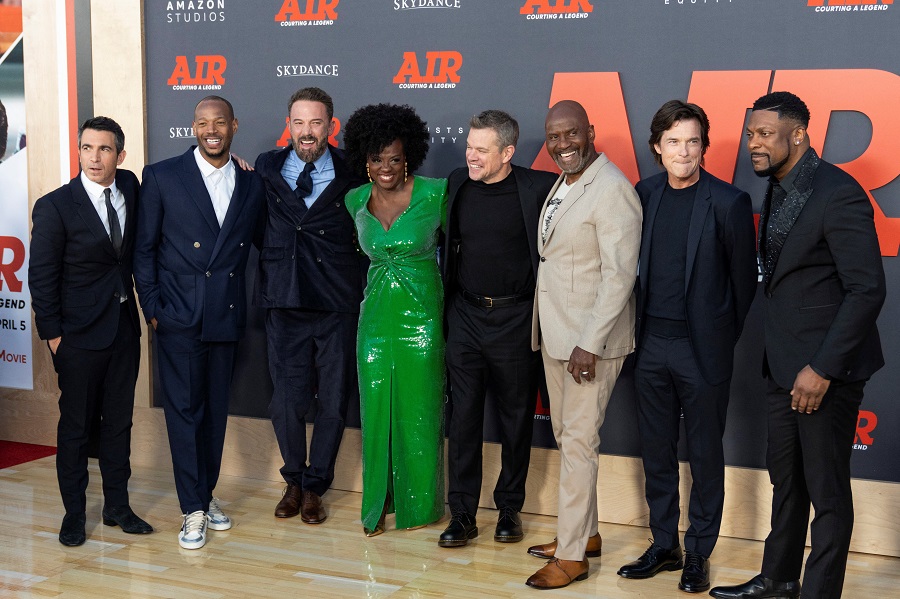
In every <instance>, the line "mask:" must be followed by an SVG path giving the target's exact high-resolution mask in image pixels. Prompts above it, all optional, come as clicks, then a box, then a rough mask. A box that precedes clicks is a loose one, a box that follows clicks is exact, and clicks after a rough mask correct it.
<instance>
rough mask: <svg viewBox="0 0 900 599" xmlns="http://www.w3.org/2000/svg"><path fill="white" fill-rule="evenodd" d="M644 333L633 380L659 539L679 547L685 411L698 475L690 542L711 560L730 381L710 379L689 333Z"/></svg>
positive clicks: (652, 519)
mask: <svg viewBox="0 0 900 599" xmlns="http://www.w3.org/2000/svg"><path fill="white" fill-rule="evenodd" d="M642 337H643V338H642V339H641V347H640V350H639V354H638V357H637V362H636V364H635V370H634V383H635V388H636V390H637V405H638V432H639V433H640V439H641V458H642V459H643V463H644V475H645V479H646V482H645V487H644V489H645V494H646V497H647V505H648V506H649V507H650V530H651V531H652V532H653V541H654V542H655V543H656V544H658V545H661V546H662V547H665V548H666V549H674V548H675V547H677V546H678V545H679V540H678V520H679V516H680V513H681V511H680V508H679V498H678V478H679V476H678V435H679V428H680V422H681V416H682V413H683V414H684V430H685V436H686V442H687V450H688V460H689V461H690V465H691V477H692V478H693V484H692V485H691V497H690V504H689V508H688V518H689V520H690V527H689V528H688V530H687V532H686V533H685V535H684V547H685V549H687V550H688V551H691V552H694V553H699V554H700V555H702V556H704V557H707V558H708V557H709V556H710V555H711V554H712V551H713V548H714V547H715V546H716V541H717V540H718V537H719V527H720V526H721V524H722V506H723V503H724V500H725V455H724V452H723V449H722V435H723V434H724V432H725V416H726V413H727V411H728V393H729V388H730V382H731V381H730V379H729V380H727V381H724V382H723V383H720V384H718V385H710V384H709V383H707V382H706V380H704V378H703V376H702V375H701V374H700V370H699V368H698V366H697V361H696V360H695V359H694V352H693V350H692V349H691V342H690V339H689V338H688V337H665V336H660V335H656V334H653V333H651V332H649V331H648V332H647V333H645V334H644V335H643V336H642Z"/></svg>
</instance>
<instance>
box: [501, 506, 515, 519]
mask: <svg viewBox="0 0 900 599" xmlns="http://www.w3.org/2000/svg"><path fill="white" fill-rule="evenodd" d="M518 513H519V512H518V510H515V509H513V508H511V507H502V508H500V518H499V519H500V520H502V519H503V518H510V519H512V520H515V519H516V514H518Z"/></svg>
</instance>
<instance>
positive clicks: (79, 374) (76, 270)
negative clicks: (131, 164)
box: [28, 170, 141, 514]
mask: <svg viewBox="0 0 900 599" xmlns="http://www.w3.org/2000/svg"><path fill="white" fill-rule="evenodd" d="M116 187H117V188H118V190H119V191H120V192H121V193H122V195H123V196H124V197H125V226H124V229H123V230H122V248H121V251H120V252H116V250H115V249H114V248H113V244H112V241H110V237H109V234H108V233H107V232H106V229H105V228H104V226H103V222H102V221H101V220H100V216H99V215H98V214H97V210H96V209H95V208H94V205H93V204H92V203H91V199H90V198H89V197H88V195H87V192H86V191H85V189H84V185H83V184H82V182H81V178H80V175H79V176H78V177H75V178H74V179H72V180H71V181H70V182H69V183H67V184H66V185H63V186H62V187H60V188H59V189H56V190H54V191H52V192H50V193H48V194H47V195H45V196H44V197H42V198H40V199H38V201H37V202H36V203H35V205H34V211H33V213H32V221H33V223H34V228H33V229H32V236H31V257H30V260H29V265H28V284H29V287H30V288H31V304H32V307H33V308H34V321H35V324H36V325H37V329H38V335H39V336H40V338H41V339H55V338H56V337H61V338H62V339H61V341H60V345H59V347H58V348H57V351H56V355H54V356H53V365H54V367H55V368H56V371H57V373H58V375H59V380H58V383H59V390H60V391H61V395H60V398H59V412H60V414H59V427H58V430H57V447H58V451H57V456H56V469H57V477H58V478H59V490H60V493H61V495H62V499H63V504H64V505H65V508H66V513H74V514H78V513H84V511H85V489H86V488H87V484H88V471H87V459H88V435H89V433H90V430H91V425H92V424H93V422H94V420H95V419H97V417H98V416H99V420H100V472H101V474H102V475H103V496H104V500H105V502H106V505H107V506H108V507H118V506H124V505H128V479H129V477H130V476H131V467H130V465H129V458H130V455H131V418H132V413H133V411H134V385H135V382H136V381H137V373H138V364H139V362H140V353H141V348H140V343H139V337H140V326H139V321H138V314H137V304H136V303H135V300H134V291H133V289H132V287H133V285H132V278H131V257H132V250H133V247H134V233H135V222H136V218H135V210H136V207H137V193H138V181H137V177H135V176H134V173H132V172H131V171H126V170H117V171H116ZM122 293H124V294H125V297H126V298H128V299H127V301H125V302H122V301H120V300H121V297H122Z"/></svg>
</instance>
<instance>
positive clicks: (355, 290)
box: [253, 146, 369, 313]
mask: <svg viewBox="0 0 900 599" xmlns="http://www.w3.org/2000/svg"><path fill="white" fill-rule="evenodd" d="M329 148H330V150H331V159H332V162H333V163H334V180H333V181H331V183H329V184H328V187H326V188H325V190H324V191H323V192H322V194H321V195H320V196H319V197H318V198H316V201H315V202H314V203H313V205H312V206H311V207H310V208H308V209H307V208H306V204H305V203H304V202H303V201H302V200H299V199H297V196H296V195H295V194H294V192H293V191H292V190H291V188H290V187H289V186H288V184H287V182H286V181H285V180H284V177H282V176H281V168H282V167H283V166H284V161H285V160H286V159H287V157H288V154H289V153H290V152H293V151H294V150H293V149H292V148H291V147H287V148H285V149H283V150H273V151H271V152H265V153H263V154H260V155H259V157H258V158H257V159H256V171H257V172H258V173H259V174H260V175H262V177H263V180H264V181H265V186H266V204H265V205H266V208H265V210H266V212H267V213H266V223H265V233H264V234H263V238H262V244H261V247H260V252H259V269H258V270H257V274H256V284H255V287H254V291H253V302H254V304H256V305H257V306H260V307H262V308H303V309H307V310H323V311H329V312H347V313H358V312H359V304H360V302H362V293H363V288H364V287H365V277H366V272H367V271H368V268H369V259H368V258H367V257H366V255H365V254H363V253H362V252H360V251H358V250H357V244H356V228H355V226H354V224H353V219H352V218H351V216H350V213H349V212H347V208H346V206H345V205H344V196H345V195H346V193H347V192H348V191H349V190H351V189H353V188H354V187H358V186H360V185H362V184H363V181H362V180H361V179H359V178H357V177H355V176H353V175H352V174H351V173H350V169H349V167H348V166H347V164H346V162H344V159H343V154H342V153H341V152H340V151H339V150H338V149H337V148H334V147H330V146H329Z"/></svg>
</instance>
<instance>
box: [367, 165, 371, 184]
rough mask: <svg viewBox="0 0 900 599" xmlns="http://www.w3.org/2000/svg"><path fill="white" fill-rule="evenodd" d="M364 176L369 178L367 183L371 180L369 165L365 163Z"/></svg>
mask: <svg viewBox="0 0 900 599" xmlns="http://www.w3.org/2000/svg"><path fill="white" fill-rule="evenodd" d="M366 176H367V177H368V178H369V181H371V180H372V173H370V172H369V164H368V163H366Z"/></svg>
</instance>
